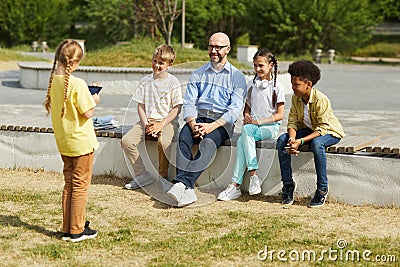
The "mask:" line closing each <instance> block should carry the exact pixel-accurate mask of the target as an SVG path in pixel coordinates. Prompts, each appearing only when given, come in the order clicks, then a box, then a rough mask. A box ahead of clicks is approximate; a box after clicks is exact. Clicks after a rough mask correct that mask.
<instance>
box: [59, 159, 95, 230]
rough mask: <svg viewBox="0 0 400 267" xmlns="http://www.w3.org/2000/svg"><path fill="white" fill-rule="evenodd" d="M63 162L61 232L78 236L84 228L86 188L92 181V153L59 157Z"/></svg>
mask: <svg viewBox="0 0 400 267" xmlns="http://www.w3.org/2000/svg"><path fill="white" fill-rule="evenodd" d="M61 157H62V160H63V162H64V170H63V172H64V181H65V185H64V190H63V194H62V208H63V232H64V233H70V234H80V233H82V232H83V230H84V226H85V209H86V202H87V196H88V188H89V185H90V182H91V181H92V171H93V157H94V152H92V153H89V154H86V155H83V156H78V157H67V156H61Z"/></svg>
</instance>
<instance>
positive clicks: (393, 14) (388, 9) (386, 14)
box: [370, 0, 400, 22]
mask: <svg viewBox="0 0 400 267" xmlns="http://www.w3.org/2000/svg"><path fill="white" fill-rule="evenodd" d="M370 6H373V7H374V8H373V9H372V11H374V12H375V14H376V15H377V16H383V20H385V21H392V22H400V1H399V0H370Z"/></svg>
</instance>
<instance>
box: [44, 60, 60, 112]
mask: <svg viewBox="0 0 400 267" xmlns="http://www.w3.org/2000/svg"><path fill="white" fill-rule="evenodd" d="M56 65H57V58H56V57H54V61H53V67H52V68H51V74H50V78H49V85H48V87H47V94H46V100H45V101H44V102H43V107H44V108H45V109H46V111H47V116H49V114H50V105H51V99H50V90H51V84H52V82H53V75H54V70H55V69H56Z"/></svg>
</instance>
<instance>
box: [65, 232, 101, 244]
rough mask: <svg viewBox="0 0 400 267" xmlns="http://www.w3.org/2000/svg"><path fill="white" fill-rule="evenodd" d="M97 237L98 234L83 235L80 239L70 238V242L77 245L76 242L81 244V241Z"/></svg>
mask: <svg viewBox="0 0 400 267" xmlns="http://www.w3.org/2000/svg"><path fill="white" fill-rule="evenodd" d="M96 236H97V233H96V234H94V235H82V236H81V237H79V238H70V239H69V240H68V241H69V242H72V243H76V242H80V241H83V240H87V239H92V238H95V237H96Z"/></svg>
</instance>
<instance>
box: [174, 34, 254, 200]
mask: <svg viewBox="0 0 400 267" xmlns="http://www.w3.org/2000/svg"><path fill="white" fill-rule="evenodd" d="M230 51H231V46H230V40H229V37H228V36H227V35H226V34H225V33H222V32H217V33H214V34H213V35H212V36H211V37H210V39H209V41H208V55H209V57H210V62H208V63H207V64H205V65H203V66H201V67H200V68H198V69H196V70H195V71H193V73H192V75H191V76H190V79H189V82H188V84H187V88H186V93H185V96H184V99H183V117H184V120H185V121H186V124H185V125H184V127H183V128H182V130H181V132H180V134H179V140H178V147H177V159H176V163H177V166H176V178H175V179H174V180H173V181H172V182H173V183H174V185H173V186H172V188H171V189H170V190H169V191H168V192H167V193H168V194H169V195H170V196H172V197H173V198H174V199H175V200H176V201H177V206H178V207H183V206H186V205H189V204H191V203H193V202H195V201H196V200H197V197H196V194H195V192H194V185H195V182H196V180H197V179H198V178H199V176H200V175H201V174H202V172H203V171H204V170H205V169H206V168H207V166H208V165H209V164H210V163H211V161H212V159H213V158H214V156H215V153H216V151H217V148H218V147H220V146H221V145H222V144H224V142H225V141H226V140H227V139H229V137H230V136H231V135H232V133H233V129H234V126H235V125H234V123H235V121H236V120H237V118H238V116H239V113H240V112H241V110H242V107H243V103H244V99H245V96H246V90H247V88H246V79H245V77H244V75H243V73H242V72H241V71H239V70H238V69H237V68H235V67H234V66H233V65H232V64H230V63H229V61H228V58H227V56H228V54H229V52H230ZM194 144H199V150H198V152H197V154H196V155H195V156H194V157H193V156H192V147H193V145H194Z"/></svg>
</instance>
